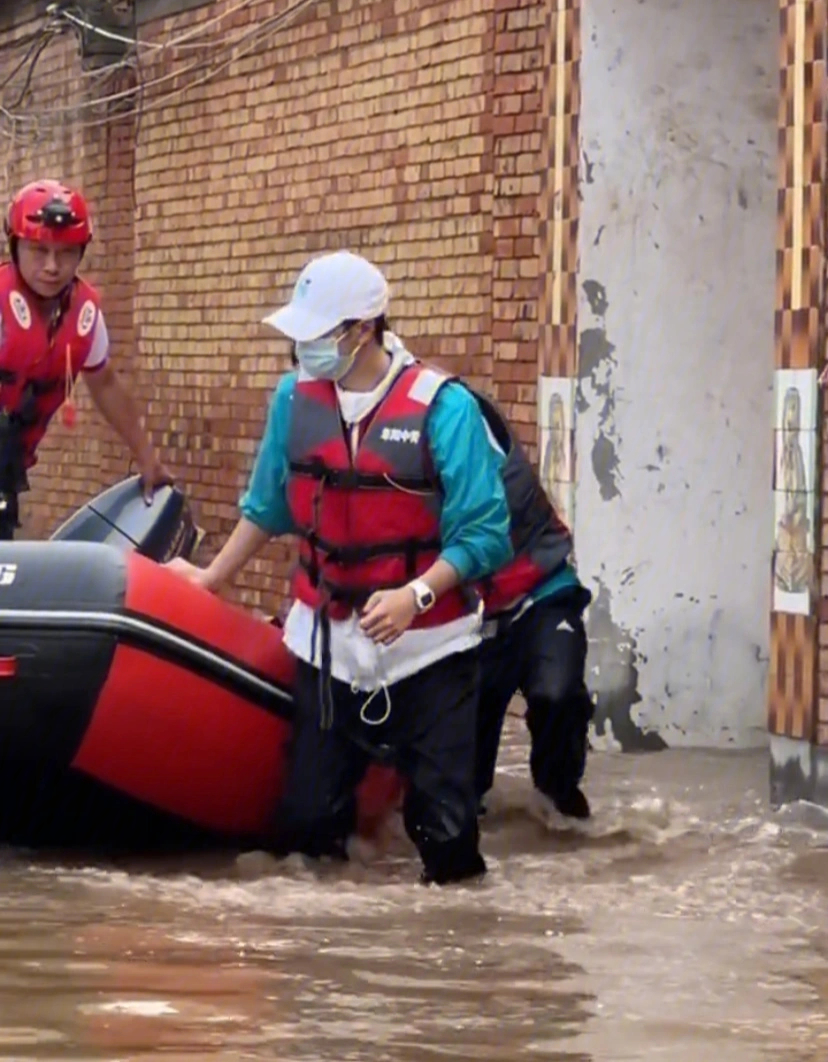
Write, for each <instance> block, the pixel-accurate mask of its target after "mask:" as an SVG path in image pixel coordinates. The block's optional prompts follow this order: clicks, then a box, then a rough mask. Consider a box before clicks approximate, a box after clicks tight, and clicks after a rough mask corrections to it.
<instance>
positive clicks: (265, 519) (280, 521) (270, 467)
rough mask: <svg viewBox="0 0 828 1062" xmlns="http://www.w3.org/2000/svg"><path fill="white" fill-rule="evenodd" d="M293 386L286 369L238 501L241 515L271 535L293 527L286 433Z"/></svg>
mask: <svg viewBox="0 0 828 1062" xmlns="http://www.w3.org/2000/svg"><path fill="white" fill-rule="evenodd" d="M295 386H296V373H292V372H291V373H288V374H287V375H286V376H284V377H282V379H281V380H280V381H279V386H278V387H277V388H276V391H275V393H274V395H273V397H272V398H271V400H270V409H269V410H268V414H267V424H266V425H265V431H264V435H263V436H262V440H261V442H260V443H259V451H258V453H257V454H256V462H255V464H254V465H253V471H252V472H251V474H250V480H249V482H248V485H247V490H246V491H245V492H244V494H243V495H242V497H241V500H240V502H239V508H240V509H241V514H242V516H243V517H244V518H245V519H246V520H249V521H250V522H251V523H253V524H255V525H256V526H257V527H260V528H261V529H262V530H263V531H268V532H269V533H270V534H271V535H287V534H291V533H292V532H294V531H295V528H294V526H293V521H292V520H291V516H290V510H289V509H288V504H287V492H286V485H287V479H288V448H287V442H288V439H287V433H288V428H289V425H290V407H291V403H292V402H293V391H294V388H295Z"/></svg>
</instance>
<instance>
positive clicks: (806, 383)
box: [773, 368, 819, 431]
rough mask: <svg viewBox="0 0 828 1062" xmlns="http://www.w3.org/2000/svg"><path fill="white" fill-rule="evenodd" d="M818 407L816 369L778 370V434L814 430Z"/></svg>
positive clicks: (775, 419)
mask: <svg viewBox="0 0 828 1062" xmlns="http://www.w3.org/2000/svg"><path fill="white" fill-rule="evenodd" d="M818 408H819V401H818V387H817V370H816V369H815V368H813V369H777V370H776V372H775V373H774V380H773V427H774V430H775V431H791V430H796V429H799V430H800V431H814V430H815V429H816V428H817V426H818V425H817V411H818Z"/></svg>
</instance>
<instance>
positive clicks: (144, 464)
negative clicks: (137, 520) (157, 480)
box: [84, 361, 156, 470]
mask: <svg viewBox="0 0 828 1062" xmlns="http://www.w3.org/2000/svg"><path fill="white" fill-rule="evenodd" d="M84 379H85V381H86V386H87V387H88V388H89V393H90V394H91V395H92V400H93V402H94V403H95V405H96V406H97V407H98V409H99V410H100V411H101V413H102V414H103V416H104V418H105V419H106V420H107V422H108V423H109V424H111V426H112V427H113V428H114V429H115V431H116V432H117V433H118V434H119V435H120V436H121V438H122V439H123V440H124V442H125V443H126V444H127V446H128V447H129V449H130V450H131V452H132V454H133V456H134V457H135V460H136V461H137V462H138V466H139V468H141V469H142V470H143V469H149V468H151V467H152V465H153V464H154V462H155V461H156V457H155V448H154V447H153V445H152V441H151V440H150V437H149V435H148V434H147V432H146V430H145V428H144V425H143V424H142V423H141V416H140V414H139V412H138V406H137V404H136V402H135V400H134V398H133V397H132V395H131V394H130V393H129V391H127V389H126V388H125V387H124V385H123V384H122V383H121V381H120V380H119V379H118V374H117V373H116V372H115V369H114V368H113V366H112V364H111V363H110V362H108V361H107V362H106V364H105V365H102V366H100V368H96V369H95V370H94V371H91V372H86V373H84Z"/></svg>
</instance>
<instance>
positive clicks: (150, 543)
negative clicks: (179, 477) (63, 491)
mask: <svg viewBox="0 0 828 1062" xmlns="http://www.w3.org/2000/svg"><path fill="white" fill-rule="evenodd" d="M202 537H203V533H202V532H201V531H200V530H199V528H198V527H196V525H195V522H194V520H193V516H192V513H191V512H190V507H189V505H188V504H187V499H186V498H185V497H184V495H183V493H182V492H181V491H180V490H179V489H178V488H177V487H170V486H165V487H158V488H157V489H156V491H155V495H154V497H153V499H152V505H147V503H146V502H145V501H144V496H143V491H142V487H141V478H140V476H131V477H130V478H129V479H125V480H123V481H122V482H121V483H116V484H115V485H114V486H113V487H109V488H108V489H107V490H105V491H103V492H102V493H101V494H99V495H98V496H97V497H96V498H93V499H92V501H90V502H87V504H86V505H84V506H83V508H82V509H78V511H77V512H76V513H73V515H72V516H70V517H69V519H68V520H67V521H66V522H65V523H63V524H61V526H60V527H59V528H58V529H57V531H55V533H54V534H53V535H52V536H51V541H53V542H54V541H62V542H99V543H104V544H106V545H108V546H114V547H115V548H116V549H119V550H121V551H123V552H130V551H132V550H135V551H136V552H137V553H140V554H142V555H143V556H144V557H149V559H150V560H154V561H156V562H157V563H159V564H165V563H166V562H167V561H169V560H172V559H173V557H184V558H185V559H186V560H189V559H190V557H191V556H192V555H193V553H194V551H195V550H196V548H197V547H198V545H199V543H200V542H201V539H202Z"/></svg>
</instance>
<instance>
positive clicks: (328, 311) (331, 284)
mask: <svg viewBox="0 0 828 1062" xmlns="http://www.w3.org/2000/svg"><path fill="white" fill-rule="evenodd" d="M388 298H389V291H388V282H387V281H386V279H385V277H384V276H383V275H382V273H380V271H379V270H378V269H377V267H376V266H375V265H372V264H371V263H370V262H369V261H367V260H366V259H365V258H362V257H361V256H360V255H358V254H351V252H350V251H334V252H333V253H332V254H323V255H320V256H319V257H318V258H312V259H311V261H310V262H308V264H307V265H306V266H305V268H304V269H303V270H302V272H301V273H300V274H299V279H298V280H297V281H296V285H295V287H294V289H293V295H292V296H291V299H290V302H289V303H288V304H287V305H286V306H282V307H280V308H279V309H278V310H274V312H273V313H271V314H268V316H267V317H265V318H264V321H263V323H264V324H268V325H270V326H271V327H272V328H276V329H278V331H280V332H283V333H284V334H285V335H286V336H287V337H288V338H289V339H293V340H294V341H298V342H304V341H306V340H309V339H319V337H320V336H324V335H326V334H327V333H328V332H330V331H332V330H333V329H334V328H336V326H337V325H338V324H341V323H342V322H343V321H371V320H373V319H374V318H375V317H381V316H382V314H384V313H385V311H386V308H387V307H388Z"/></svg>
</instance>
